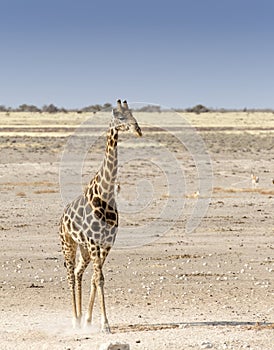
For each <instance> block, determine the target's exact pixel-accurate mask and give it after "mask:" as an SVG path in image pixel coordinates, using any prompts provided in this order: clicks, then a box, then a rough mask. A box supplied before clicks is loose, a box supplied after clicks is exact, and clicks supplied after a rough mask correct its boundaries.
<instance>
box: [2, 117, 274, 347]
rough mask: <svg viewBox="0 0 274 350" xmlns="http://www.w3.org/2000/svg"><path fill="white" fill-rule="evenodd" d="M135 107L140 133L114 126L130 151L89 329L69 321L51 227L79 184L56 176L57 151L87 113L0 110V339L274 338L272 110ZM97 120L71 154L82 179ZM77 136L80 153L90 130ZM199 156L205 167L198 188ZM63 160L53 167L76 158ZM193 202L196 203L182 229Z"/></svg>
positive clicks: (58, 342)
mask: <svg viewBox="0 0 274 350" xmlns="http://www.w3.org/2000/svg"><path fill="white" fill-rule="evenodd" d="M135 116H136V118H137V119H138V120H139V121H140V125H141V127H142V128H143V133H144V137H143V138H142V139H140V140H138V141H135V140H134V141H133V140H131V138H130V137H129V136H126V135H122V136H121V145H120V149H121V159H123V157H126V156H124V154H128V155H129V157H128V158H127V161H124V163H123V166H122V167H121V170H120V176H119V181H120V184H121V192H120V194H119V203H120V204H119V207H120V208H121V220H120V223H121V235H120V238H119V240H118V241H117V246H115V247H114V248H113V249H112V251H111V252H110V255H109V257H108V259H107V261H106V263H105V266H104V274H105V294H106V304H107V313H108V318H109V322H110V326H111V330H112V334H110V335H104V334H102V333H101V332H100V311H99V305H98V304H97V303H96V304H95V310H94V317H93V326H92V327H91V328H90V329H86V328H83V329H78V330H74V329H73V328H72V324H71V319H70V317H71V306H70V296H69V292H68V288H67V281H66V271H65V268H64V266H63V257H62V253H61V250H60V244H59V238H58V221H59V217H60V216H61V213H62V210H63V205H64V203H63V201H62V198H63V197H64V196H66V194H68V195H73V194H74V191H76V192H77V190H78V189H80V190H81V185H79V183H77V181H76V182H73V181H71V178H68V179H65V180H67V181H64V182H62V181H61V184H60V180H59V173H60V169H61V167H62V165H64V158H62V154H63V152H64V150H65V152H66V150H68V143H69V140H71V138H70V135H72V134H74V135H75V134H78V131H77V130H78V129H76V128H77V126H78V125H79V124H80V123H82V122H83V121H85V120H88V119H89V117H88V115H71V114H64V115H46V114H29V115H28V114H23V113H22V114H20V113H14V114H10V115H6V114H5V113H2V114H1V115H0V123H1V129H0V140H1V143H0V148H1V159H0V184H1V202H0V231H1V235H0V240H1V248H2V249H1V251H2V252H1V268H0V276H1V278H0V295H1V316H0V317H1V319H0V320H1V331H0V332H1V345H0V348H1V349H37V348H41V349H67V350H68V349H99V347H100V344H102V343H105V342H113V343H115V342H122V343H128V344H130V349H142V350H143V349H205V348H212V349H265V350H266V349H269V350H270V349H274V345H273V344H274V326H273V322H274V288H273V279H274V231H273V198H274V185H273V183H272V179H273V178H274V165H273V164H274V162H273V161H274V151H273V146H274V137H273V135H274V133H273V129H274V114H271V113H253V114H252V113H251V114H250V113H244V112H242V113H223V114H222V113H219V114H218V113H206V114H201V115H195V114H186V115H184V117H180V116H178V115H176V116H175V117H174V116H172V115H171V114H170V113H167V112H166V113H159V114H144V113H136V114H135ZM97 117H98V119H97ZM94 118H95V119H94ZM108 118H109V115H103V116H102V117H99V116H97V115H96V116H95V117H93V119H92V123H91V125H89V129H87V130H86V131H85V132H86V133H87V134H88V135H89V136H92V137H93V139H92V140H93V141H94V138H96V142H95V143H94V144H93V145H92V147H91V148H90V149H89V152H88V153H87V154H85V158H84V163H83V164H81V166H82V168H81V176H82V181H83V185H84V184H86V183H87V182H88V181H89V179H90V178H91V177H92V176H93V174H94V173H95V171H96V170H97V168H98V167H99V166H100V164H101V160H102V158H103V154H104V135H103V134H102V130H104V129H105V127H106V125H107V124H106V120H108ZM180 118H182V119H183V121H184V127H185V126H186V124H185V122H186V123H190V124H189V125H187V126H188V129H187V128H186V129H184V128H183V129H184V130H191V133H190V136H191V137H190V139H193V137H194V138H197V139H198V141H199V140H200V138H202V140H203V141H204V149H202V150H201V149H200V148H199V149H198V147H196V151H194V153H195V152H197V154H193V151H191V147H190V148H188V144H187V142H186V144H184V142H182V141H181V139H180V137H181V136H182V137H184V136H186V137H187V136H189V134H187V133H185V132H182V125H181V123H182V120H181V119H180ZM94 120H95V122H94ZM170 126H172V128H171V129H170V130H169V129H168V127H170ZM191 126H195V127H196V129H194V128H192V127H191ZM77 140H78V141H79V140H80V142H78V143H77V142H76V144H75V149H76V152H75V154H78V155H79V154H82V153H81V152H85V150H86V149H83V144H84V143H86V140H89V138H88V139H87V138H86V137H85V136H83V135H82V139H81V138H78V139H77ZM81 140H82V141H83V143H82V141H81ZM159 149H160V151H159ZM197 149H198V150H197ZM166 150H168V153H167V155H166V153H165V151H166ZM158 152H160V157H159V154H158ZM200 153H201V154H202V156H203V157H202V158H199V154H200ZM165 156H166V157H167V158H166V159H161V160H162V161H163V162H162V163H161V162H159V158H165ZM172 157H173V158H172ZM72 158H73V157H72ZM80 158H81V157H80ZM124 159H125V158H124ZM197 159H198V163H197ZM201 159H202V160H203V159H206V161H207V169H208V170H210V168H211V166H210V164H211V165H212V171H213V174H212V177H210V176H209V177H208V182H207V183H206V185H204V183H202V185H201V182H199V180H201V178H202V176H203V174H201V171H200V170H201V169H202V168H201V165H200V163H199V162H200V161H201ZM73 161H74V159H71V162H69V163H67V164H65V165H69V167H70V168H71V167H72V168H73V166H75V164H76V166H79V164H78V163H77V161H76V162H74V163H73ZM209 161H210V162H209ZM176 162H177V163H178V164H179V168H180V170H181V171H182V174H180V175H178V174H179V171H178V169H177V168H176V167H175V168H174V167H173V164H174V163H176ZM170 169H173V172H172V171H171V172H170ZM74 170H75V174H76V175H77V169H75V168H74ZM252 172H254V174H255V175H256V176H258V177H259V183H258V184H255V185H253V184H252V182H251V177H250V174H251V173H252ZM209 175H210V172H209ZM61 180H62V179H61ZM70 181H71V182H70ZM199 184H200V185H199ZM208 184H209V185H208ZM210 185H212V193H211V190H210V188H211V187H210ZM199 186H201V187H199ZM204 187H206V188H204ZM60 191H61V195H62V196H63V197H62V196H61V195H60ZM197 191H199V193H198V192H197ZM199 200H201V201H202V200H204V201H202V203H203V205H205V203H209V205H208V208H207V212H206V214H205V215H202V216H203V218H202V221H201V223H200V225H199V226H198V227H197V228H196V230H194V232H189V233H186V225H187V223H188V222H189V220H190V217H191V213H192V211H193V208H195V206H196V205H197V202H198V201H199ZM182 204H183V205H182ZM163 228H164V229H163ZM140 232H141V233H140ZM119 234H120V233H119ZM136 245H137V246H136ZM125 246H127V247H125ZM91 274H92V268H91V267H90V268H89V269H88V270H87V272H86V273H85V276H84V283H83V289H84V292H83V293H84V296H83V297H84V308H85V306H86V303H87V298H88V293H89V281H90V277H91Z"/></svg>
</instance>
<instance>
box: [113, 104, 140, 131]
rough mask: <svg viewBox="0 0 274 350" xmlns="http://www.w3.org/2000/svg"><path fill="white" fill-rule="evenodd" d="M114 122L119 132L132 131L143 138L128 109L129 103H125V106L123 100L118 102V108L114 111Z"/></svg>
mask: <svg viewBox="0 0 274 350" xmlns="http://www.w3.org/2000/svg"><path fill="white" fill-rule="evenodd" d="M112 122H113V125H114V127H115V128H116V129H117V130H121V131H130V132H132V133H134V134H136V135H137V136H142V131H141V128H140V127H139V125H138V123H137V120H136V119H135V118H134V117H133V115H132V113H131V111H130V109H129V108H128V104H127V101H123V105H122V103H121V100H118V101H117V107H116V108H114V109H113V110H112Z"/></svg>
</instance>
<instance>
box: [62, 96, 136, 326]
mask: <svg viewBox="0 0 274 350" xmlns="http://www.w3.org/2000/svg"><path fill="white" fill-rule="evenodd" d="M119 130H121V131H125V130H131V131H134V132H136V133H137V134H138V135H139V136H141V129H140V128H139V126H138V123H137V122H136V120H135V119H134V117H133V116H132V114H131V112H130V111H129V109H128V106H127V103H126V101H124V106H123V107H122V106H121V102H120V100H118V105H117V109H116V110H114V111H113V119H112V121H111V123H110V127H109V130H108V135H107V145H106V152H105V157H104V161H103V164H102V167H101V168H100V169H99V171H98V172H97V174H96V175H95V176H94V178H93V179H92V180H91V182H90V183H89V185H88V186H87V188H86V189H85V191H84V193H83V194H82V195H80V196H79V197H78V198H76V199H75V200H74V201H73V202H71V203H70V204H69V205H68V206H67V207H66V209H65V211H64V213H63V216H62V218H61V222H60V230H59V232H60V238H61V243H62V250H63V253H64V257H65V264H66V268H67V275H68V282H69V286H70V290H71V296H72V307H73V318H74V322H75V323H76V324H77V323H78V324H79V323H80V322H81V317H82V290H81V289H82V287H81V285H82V276H83V273H84V271H85V269H86V267H87V266H88V264H89V263H90V261H92V263H93V270H94V271H93V276H92V280H91V292H90V300H89V306H88V312H87V317H86V321H87V322H91V317H92V309H93V304H94V300H95V294H96V290H98V297H99V301H100V304H101V313H102V329H103V330H104V331H106V332H108V331H109V324H108V320H107V316H106V310H105V301H104V276H103V273H102V267H103V264H104V262H105V259H106V257H107V255H108V253H109V251H110V249H111V247H112V246H113V244H114V241H115V237H116V234H117V230H118V211H117V208H116V202H115V192H116V191H115V181H116V177H117V168H118V158H117V142H118V131H119ZM78 247H79V250H80V257H79V261H78V264H77V266H76V251H77V248H78Z"/></svg>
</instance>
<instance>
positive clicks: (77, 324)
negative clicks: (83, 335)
mask: <svg viewBox="0 0 274 350" xmlns="http://www.w3.org/2000/svg"><path fill="white" fill-rule="evenodd" d="M72 326H73V328H74V329H79V328H81V318H80V317H77V318H76V317H74V318H73V319H72Z"/></svg>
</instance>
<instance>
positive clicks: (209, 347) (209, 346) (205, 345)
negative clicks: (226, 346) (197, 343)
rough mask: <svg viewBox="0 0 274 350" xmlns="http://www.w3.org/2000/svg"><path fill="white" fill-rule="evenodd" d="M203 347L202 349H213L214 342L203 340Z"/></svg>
mask: <svg viewBox="0 0 274 350" xmlns="http://www.w3.org/2000/svg"><path fill="white" fill-rule="evenodd" d="M201 348H202V349H211V348H213V344H212V343H210V342H203V343H202V344H201Z"/></svg>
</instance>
